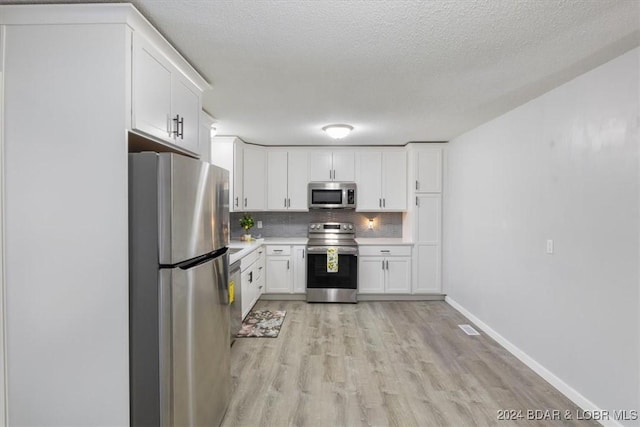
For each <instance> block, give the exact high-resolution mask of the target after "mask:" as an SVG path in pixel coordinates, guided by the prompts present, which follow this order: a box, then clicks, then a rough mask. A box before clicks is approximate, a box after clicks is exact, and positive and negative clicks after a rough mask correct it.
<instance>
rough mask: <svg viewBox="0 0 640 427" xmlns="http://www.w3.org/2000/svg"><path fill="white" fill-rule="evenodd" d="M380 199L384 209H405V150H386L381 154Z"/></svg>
mask: <svg viewBox="0 0 640 427" xmlns="http://www.w3.org/2000/svg"><path fill="white" fill-rule="evenodd" d="M358 191H360V186H358ZM382 199H383V204H382V206H383V208H384V209H385V210H388V211H389V210H392V211H405V210H407V153H406V152H405V151H386V152H384V153H383V155H382Z"/></svg>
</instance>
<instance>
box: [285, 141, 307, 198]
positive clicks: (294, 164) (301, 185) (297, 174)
mask: <svg viewBox="0 0 640 427" xmlns="http://www.w3.org/2000/svg"><path fill="white" fill-rule="evenodd" d="M287 166H288V167H287V171H288V177H287V190H288V191H289V203H288V209H289V210H296V211H307V210H309V207H308V204H307V184H308V182H309V177H308V176H307V173H308V169H307V150H295V151H289V153H288V164H287Z"/></svg>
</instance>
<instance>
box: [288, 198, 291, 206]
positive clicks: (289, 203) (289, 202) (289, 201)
mask: <svg viewBox="0 0 640 427" xmlns="http://www.w3.org/2000/svg"><path fill="white" fill-rule="evenodd" d="M287 207H288V208H290V207H291V199H287Z"/></svg>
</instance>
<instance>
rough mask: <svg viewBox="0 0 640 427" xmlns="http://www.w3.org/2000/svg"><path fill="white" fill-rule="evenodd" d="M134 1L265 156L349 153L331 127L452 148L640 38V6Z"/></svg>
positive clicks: (212, 109) (228, 126) (209, 97)
mask: <svg viewBox="0 0 640 427" xmlns="http://www.w3.org/2000/svg"><path fill="white" fill-rule="evenodd" d="M45 2H47V3H49V1H45ZM14 3H15V2H14ZM27 3H31V2H29V1H27ZM132 3H133V4H134V5H135V6H136V7H137V8H138V9H139V10H140V11H141V12H142V13H143V14H144V15H145V16H146V17H147V18H148V19H149V20H150V21H151V22H152V23H153V24H154V25H155V26H156V27H157V28H158V29H159V31H160V32H161V33H162V34H163V35H164V36H165V37H166V38H167V39H168V40H169V41H171V42H172V43H173V44H174V46H175V47H176V48H177V49H178V50H179V51H180V52H181V53H182V54H183V55H184V56H185V57H186V58H187V59H188V60H189V61H190V62H191V63H192V64H193V65H194V67H195V68H196V69H197V70H199V71H200V72H201V73H202V74H203V76H204V77H205V78H206V79H207V80H209V81H210V82H211V83H212V85H213V89H212V90H211V91H209V92H208V93H206V94H205V96H204V108H205V110H207V111H208V112H209V113H210V114H211V115H213V116H214V117H215V118H216V119H217V120H218V121H219V123H218V129H219V134H221V135H238V136H240V137H241V138H242V139H244V140H245V141H248V142H253V143H258V144H265V145H307V144H313V145H321V144H335V142H334V141H332V140H330V139H329V138H328V137H327V136H326V135H324V133H323V132H322V131H321V130H320V128H321V127H322V126H323V125H326V124H329V123H349V124H351V125H353V126H354V127H355V130H354V132H353V133H352V134H351V135H350V136H349V137H347V138H346V139H344V140H342V141H341V142H339V144H345V145H346V144H348V145H374V144H384V145H395V144H405V143H407V142H409V141H446V140H449V139H452V138H454V137H455V136H457V135H460V134H462V133H464V132H465V131H467V130H469V129H472V128H473V127H475V126H477V125H479V124H481V123H483V122H485V121H487V120H489V119H491V118H493V117H496V116H498V115H500V114H502V113H504V112H506V111H508V110H510V109H512V108H514V107H516V106H518V105H520V104H522V103H524V102H526V101H528V100H530V99H532V98H534V97H536V96H538V95H540V94H542V93H544V92H546V91H547V90H549V89H551V88H553V87H555V86H558V85H559V84H561V83H563V82H565V81H567V80H569V79H571V78H573V77H575V76H577V75H579V74H581V73H583V72H585V71H587V70H589V69H591V68H593V67H595V66H597V65H599V64H601V63H604V62H606V61H608V60H610V59H612V58H614V57H615V56H618V55H619V54H621V53H623V52H624V51H626V50H628V49H630V48H632V47H634V46H637V45H638V44H639V34H640V33H639V31H640V30H639V29H640V2H639V1H635V0H613V1H611V0H593V1H589V0H577V1H562V0H535V1H534V0H527V1H519V0H503V1H499V0H487V1H470V0H469V1H463V0H449V1H445V0H433V1H401V0H388V1H372V0H365V1H345V0H337V1H333V0H322V1H299V0H296V1H279V0H278V1H276V0H261V1H238V0H233V1H204V0H200V1H195V0H192V1H189V0H168V1H164V0H133V1H132Z"/></svg>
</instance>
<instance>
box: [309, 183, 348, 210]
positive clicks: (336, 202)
mask: <svg viewBox="0 0 640 427" xmlns="http://www.w3.org/2000/svg"><path fill="white" fill-rule="evenodd" d="M307 200H308V202H309V209H355V208H356V183H355V182H310V183H309V193H308V198H307Z"/></svg>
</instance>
